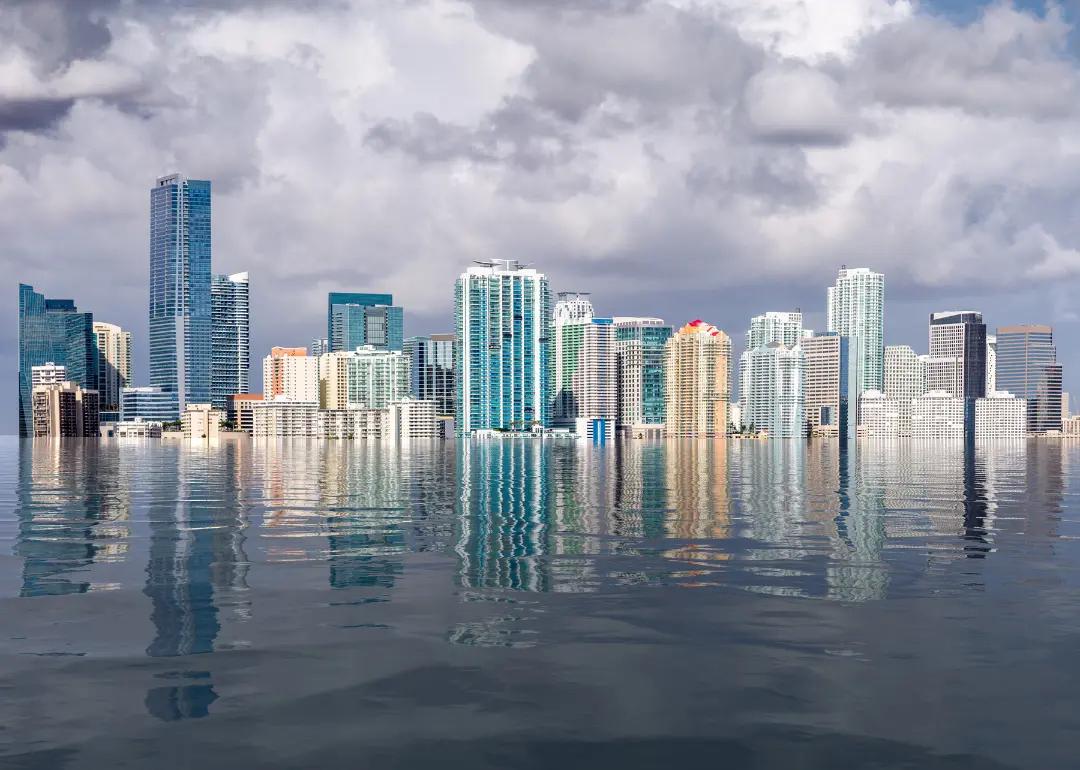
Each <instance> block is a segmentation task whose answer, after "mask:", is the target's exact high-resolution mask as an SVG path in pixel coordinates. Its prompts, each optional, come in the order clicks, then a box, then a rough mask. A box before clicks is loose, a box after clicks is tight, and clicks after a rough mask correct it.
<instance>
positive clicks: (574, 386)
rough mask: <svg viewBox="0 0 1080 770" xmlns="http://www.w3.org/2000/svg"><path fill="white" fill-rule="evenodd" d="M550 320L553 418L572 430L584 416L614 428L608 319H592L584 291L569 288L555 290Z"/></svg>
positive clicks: (610, 325)
mask: <svg viewBox="0 0 1080 770" xmlns="http://www.w3.org/2000/svg"><path fill="white" fill-rule="evenodd" d="M553 319H554V324H553V329H554V334H555V344H554V345H553V347H552V355H553V356H554V363H555V366H554V369H553V372H552V374H553V377H552V389H551V392H552V398H553V403H552V423H553V424H554V425H556V426H560V427H573V428H574V429H575V431H576V430H577V427H578V425H579V423H580V421H582V420H584V421H586V423H587V424H590V425H591V424H593V423H594V422H595V421H596V420H602V421H605V422H610V423H611V425H612V427H613V426H614V424H615V420H616V418H617V417H618V399H617V396H618V388H617V385H618V377H617V373H616V357H615V325H614V323H613V322H612V319H610V318H594V317H593V308H592V303H591V302H590V301H589V300H588V295H587V294H569V293H563V294H560V295H559V301H558V302H556V303H555V310H554V312H553ZM608 430H609V429H604V432H605V435H606V434H607V432H608ZM578 435H582V434H580V433H578Z"/></svg>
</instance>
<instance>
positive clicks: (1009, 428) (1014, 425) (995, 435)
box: [975, 391, 1027, 441]
mask: <svg viewBox="0 0 1080 770" xmlns="http://www.w3.org/2000/svg"><path fill="white" fill-rule="evenodd" d="M1026 437H1027V404H1026V403H1025V401H1024V400H1023V399H1021V398H1017V397H1016V396H1014V395H1013V394H1012V393H1007V392H1004V391H997V392H994V393H990V394H989V395H988V396H987V397H986V398H980V399H977V400H976V401H975V440H976V441H1022V440H1023V439H1024V438H1026Z"/></svg>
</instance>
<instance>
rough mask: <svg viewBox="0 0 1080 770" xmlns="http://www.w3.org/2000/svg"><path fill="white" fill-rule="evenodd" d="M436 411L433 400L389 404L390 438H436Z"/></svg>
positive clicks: (403, 400)
mask: <svg viewBox="0 0 1080 770" xmlns="http://www.w3.org/2000/svg"><path fill="white" fill-rule="evenodd" d="M436 411H437V404H436V402H435V400H434V399H425V400H419V399H413V398H404V399H401V400H400V401H395V402H394V403H392V404H390V435H391V437H392V438H395V439H401V440H411V439H432V438H437V436H438V430H437V429H438V425H437V421H436Z"/></svg>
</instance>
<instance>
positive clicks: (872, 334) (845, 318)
mask: <svg viewBox="0 0 1080 770" xmlns="http://www.w3.org/2000/svg"><path fill="white" fill-rule="evenodd" d="M884 317H885V276H884V274H882V273H875V272H874V271H873V270H870V269H869V268H865V267H858V268H847V267H842V268H840V272H839V274H838V275H837V278H836V285H834V286H830V287H829V290H828V323H829V331H831V332H837V333H839V334H841V335H843V336H845V337H849V338H851V340H852V343H851V344H852V345H856V346H858V348H859V352H858V361H859V367H860V372H859V382H860V383H861V387H862V389H863V390H882V389H883V388H884V387H885V374H884V368H885V362H884V350H885V326H884Z"/></svg>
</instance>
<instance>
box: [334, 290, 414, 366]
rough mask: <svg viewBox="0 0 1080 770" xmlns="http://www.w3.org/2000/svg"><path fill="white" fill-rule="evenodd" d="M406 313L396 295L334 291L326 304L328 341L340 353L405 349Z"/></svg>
mask: <svg viewBox="0 0 1080 770" xmlns="http://www.w3.org/2000/svg"><path fill="white" fill-rule="evenodd" d="M403 330H404V313H403V312H402V309H401V308H400V307H397V306H395V305H394V296H393V295H392V294H369V293H360V292H340V291H335V292H330V294H329V295H328V296H327V301H326V340H327V344H328V345H329V350H328V351H324V352H338V351H348V350H355V349H356V348H358V347H361V346H363V345H372V346H374V347H376V348H378V349H380V350H401V346H402V343H403V342H404V339H403V337H404V335H403Z"/></svg>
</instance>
